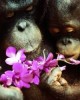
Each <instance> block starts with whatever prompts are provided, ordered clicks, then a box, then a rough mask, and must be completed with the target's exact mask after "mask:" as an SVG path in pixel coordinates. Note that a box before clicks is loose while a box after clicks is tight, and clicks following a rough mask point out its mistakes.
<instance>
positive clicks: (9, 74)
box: [0, 71, 14, 86]
mask: <svg viewBox="0 0 80 100" xmlns="http://www.w3.org/2000/svg"><path fill="white" fill-rule="evenodd" d="M13 75H14V73H13V71H6V72H5V73H4V74H2V75H1V77H0V83H3V86H10V85H12V82H13V79H12V78H13Z"/></svg>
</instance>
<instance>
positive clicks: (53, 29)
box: [49, 27, 60, 33]
mask: <svg viewBox="0 0 80 100" xmlns="http://www.w3.org/2000/svg"><path fill="white" fill-rule="evenodd" d="M49 31H50V32H51V33H59V32H60V29H59V28H57V27H53V28H50V29H49Z"/></svg>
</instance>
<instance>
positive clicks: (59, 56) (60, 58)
mask: <svg viewBox="0 0 80 100" xmlns="http://www.w3.org/2000/svg"><path fill="white" fill-rule="evenodd" d="M64 59H65V57H64V55H62V54H59V53H58V55H57V60H64Z"/></svg>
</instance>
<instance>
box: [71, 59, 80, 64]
mask: <svg viewBox="0 0 80 100" xmlns="http://www.w3.org/2000/svg"><path fill="white" fill-rule="evenodd" d="M70 64H72V65H79V64H80V61H79V60H75V59H73V58H70Z"/></svg>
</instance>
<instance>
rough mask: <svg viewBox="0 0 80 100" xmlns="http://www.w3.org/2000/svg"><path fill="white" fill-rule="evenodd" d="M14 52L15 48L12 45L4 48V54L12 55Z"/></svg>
mask: <svg viewBox="0 0 80 100" xmlns="http://www.w3.org/2000/svg"><path fill="white" fill-rule="evenodd" d="M15 53H16V49H15V48H14V47H8V48H7V50H6V56H8V57H14V56H15Z"/></svg>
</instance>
